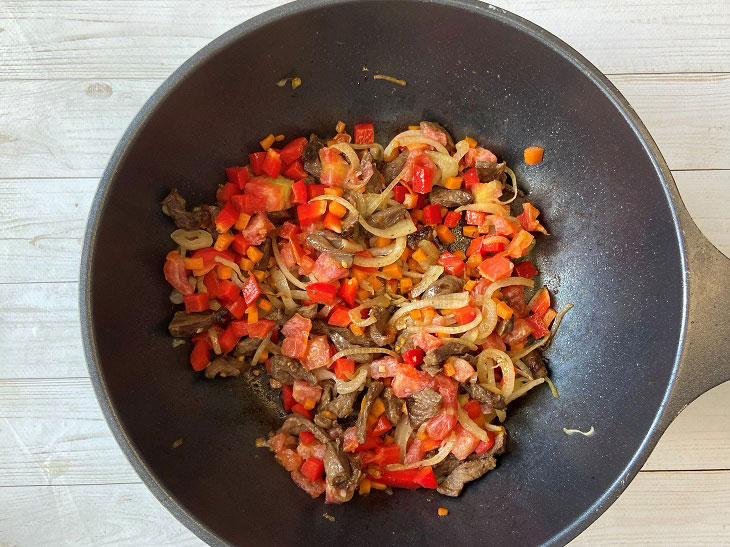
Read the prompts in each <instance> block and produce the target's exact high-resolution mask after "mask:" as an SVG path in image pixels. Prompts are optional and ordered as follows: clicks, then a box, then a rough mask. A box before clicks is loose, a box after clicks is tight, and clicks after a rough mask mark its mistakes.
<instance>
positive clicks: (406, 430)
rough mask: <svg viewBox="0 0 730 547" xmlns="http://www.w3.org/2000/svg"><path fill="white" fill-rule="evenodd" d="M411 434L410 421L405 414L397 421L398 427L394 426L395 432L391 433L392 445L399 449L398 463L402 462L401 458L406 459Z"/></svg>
mask: <svg viewBox="0 0 730 547" xmlns="http://www.w3.org/2000/svg"><path fill="white" fill-rule="evenodd" d="M411 433H413V427H411V421H410V420H409V419H408V416H407V415H406V414H403V415H402V416H401V417H400V420H398V425H396V426H395V432H394V433H393V444H394V445H396V446H397V447H398V448H400V461H403V458H405V457H406V451H407V449H408V439H410V438H411Z"/></svg>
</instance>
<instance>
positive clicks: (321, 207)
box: [297, 184, 327, 227]
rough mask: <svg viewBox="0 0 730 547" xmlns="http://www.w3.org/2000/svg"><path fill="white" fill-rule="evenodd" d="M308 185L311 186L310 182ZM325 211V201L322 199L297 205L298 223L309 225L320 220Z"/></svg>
mask: <svg viewBox="0 0 730 547" xmlns="http://www.w3.org/2000/svg"><path fill="white" fill-rule="evenodd" d="M308 186H312V185H311V184H310V185H308ZM326 212H327V202H326V201H324V200H322V201H311V202H309V203H305V204H304V205H299V206H298V207H297V217H298V218H299V224H300V225H301V226H302V227H304V226H309V225H310V224H314V223H315V222H317V221H318V220H320V219H321V218H322V217H323V216H324V214H325V213H326Z"/></svg>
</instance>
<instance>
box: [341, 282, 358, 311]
mask: <svg viewBox="0 0 730 547" xmlns="http://www.w3.org/2000/svg"><path fill="white" fill-rule="evenodd" d="M357 289H358V282H357V279H354V278H350V279H346V280H344V281H343V282H342V284H341V285H340V290H338V291H337V296H339V297H340V298H342V300H344V301H345V302H347V303H348V304H349V305H350V306H355V299H356V298H357Z"/></svg>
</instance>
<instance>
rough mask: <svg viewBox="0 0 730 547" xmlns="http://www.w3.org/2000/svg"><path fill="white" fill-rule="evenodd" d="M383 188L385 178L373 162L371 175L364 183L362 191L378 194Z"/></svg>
mask: <svg viewBox="0 0 730 547" xmlns="http://www.w3.org/2000/svg"><path fill="white" fill-rule="evenodd" d="M383 190H385V178H384V177H383V174H382V173H381V172H380V171H378V168H377V167H375V163H373V176H372V177H370V180H369V181H368V183H367V184H366V185H365V192H364V193H366V194H380V193H381V192H382V191H383Z"/></svg>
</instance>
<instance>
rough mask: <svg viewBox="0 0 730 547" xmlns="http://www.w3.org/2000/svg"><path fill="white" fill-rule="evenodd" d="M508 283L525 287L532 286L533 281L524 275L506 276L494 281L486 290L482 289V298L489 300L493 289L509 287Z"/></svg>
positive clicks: (533, 284)
mask: <svg viewBox="0 0 730 547" xmlns="http://www.w3.org/2000/svg"><path fill="white" fill-rule="evenodd" d="M510 285H524V286H525V287H534V286H535V282H534V281H533V280H532V279H527V278H526V277H508V278H507V279H500V280H499V281H495V282H494V283H492V284H491V285H489V286H488V287H487V290H485V291H484V298H488V299H490V300H491V298H492V295H493V294H494V292H495V291H497V290H499V289H502V288H504V287H509V286H510Z"/></svg>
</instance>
